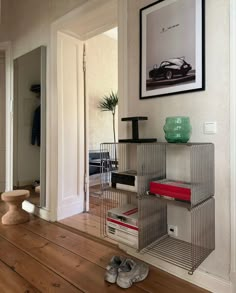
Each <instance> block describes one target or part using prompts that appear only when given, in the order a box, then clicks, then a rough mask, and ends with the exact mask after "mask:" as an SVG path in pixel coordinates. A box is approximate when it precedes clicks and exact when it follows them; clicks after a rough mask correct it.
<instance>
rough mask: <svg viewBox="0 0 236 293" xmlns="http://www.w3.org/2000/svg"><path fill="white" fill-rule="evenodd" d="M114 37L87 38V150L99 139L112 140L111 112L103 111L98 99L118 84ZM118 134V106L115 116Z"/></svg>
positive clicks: (93, 147) (94, 145) (94, 147)
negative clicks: (99, 106)
mask: <svg viewBox="0 0 236 293" xmlns="http://www.w3.org/2000/svg"><path fill="white" fill-rule="evenodd" d="M117 45H118V44H117V41H116V40H114V39H112V38H110V37H107V36H105V35H103V34H101V35H98V36H96V37H94V38H92V39H89V40H88V41H86V50H87V95H88V100H89V150H99V149H100V143H102V142H113V140H114V138H113V126H112V114H111V112H109V111H105V112H102V111H101V110H100V109H99V108H98V105H99V101H101V99H102V98H103V97H104V95H109V94H110V93H111V91H113V92H117V88H118V47H117ZM115 118H116V119H115V125H116V139H117V138H118V107H117V108H116V116H115Z"/></svg>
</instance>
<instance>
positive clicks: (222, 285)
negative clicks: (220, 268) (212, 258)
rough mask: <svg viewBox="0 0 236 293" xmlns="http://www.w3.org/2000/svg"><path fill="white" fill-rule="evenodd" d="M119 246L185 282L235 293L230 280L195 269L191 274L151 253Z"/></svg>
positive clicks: (214, 290)
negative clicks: (142, 252)
mask: <svg viewBox="0 0 236 293" xmlns="http://www.w3.org/2000/svg"><path fill="white" fill-rule="evenodd" d="M119 247H120V248H121V249H122V250H124V251H125V252H127V253H128V254H130V255H132V256H134V257H136V258H138V259H140V260H143V261H145V262H147V263H149V264H151V265H153V266H155V267H157V268H159V269H161V270H163V271H166V272H168V273H170V274H172V275H174V276H176V277H179V278H181V279H183V280H185V281H187V282H190V283H192V284H195V285H197V286H199V287H201V288H204V289H206V290H209V291H210V292H213V293H236V292H235V291H232V284H231V282H230V281H227V280H224V279H221V278H219V277H216V276H214V275H211V274H209V273H206V272H203V271H201V270H200V269H197V270H196V271H195V272H194V274H193V275H189V274H188V272H187V271H186V270H183V269H181V268H179V267H176V266H174V265H172V264H169V263H167V262H165V261H162V260H160V259H158V258H155V257H152V256H151V255H147V254H145V255H144V254H141V253H138V252H137V251H136V250H135V249H133V248H131V247H128V246H126V245H123V244H119Z"/></svg>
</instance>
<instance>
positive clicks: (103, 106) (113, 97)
mask: <svg viewBox="0 0 236 293" xmlns="http://www.w3.org/2000/svg"><path fill="white" fill-rule="evenodd" d="M117 105H118V94H117V93H114V92H113V91H112V92H111V93H110V94H109V95H105V96H104V97H103V98H102V100H101V101H100V102H99V106H98V107H99V109H100V110H101V111H110V112H111V113H112V122H113V138H114V143H116V130H115V114H116V106H117Z"/></svg>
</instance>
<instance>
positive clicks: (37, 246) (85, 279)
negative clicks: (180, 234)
mask: <svg viewBox="0 0 236 293" xmlns="http://www.w3.org/2000/svg"><path fill="white" fill-rule="evenodd" d="M4 212H5V205H4V204H3V203H0V216H1V215H2V214H3V213H4ZM112 255H123V253H122V252H121V251H119V250H118V249H117V248H116V247H115V246H114V245H112V244H108V243H106V242H103V241H102V240H99V239H95V238H91V236H90V237H89V238H87V237H85V236H84V235H82V234H80V233H73V232H71V231H68V230H66V229H64V228H62V227H60V226H58V225H56V224H53V223H49V222H46V221H44V220H41V219H39V218H37V217H33V216H32V217H31V221H30V222H28V223H25V224H21V225H15V226H4V225H2V224H0V292H1V293H21V292H22V293H23V292H24V293H31V292H43V293H46V292H50V293H51V292H62V293H70V292H91V293H96V292H114V293H115V292H124V290H122V289H121V288H119V287H118V286H117V285H116V284H112V285H111V284H108V283H106V282H105V281H104V274H105V267H106V265H107V263H108V261H109V260H110V258H111V257H112ZM125 292H136V293H139V292H140V293H141V292H155V293H200V292H201V293H204V292H207V291H205V290H203V289H201V288H198V287H196V286H194V285H192V284H190V283H187V282H185V281H183V280H181V279H178V278H176V277H173V276H171V275H169V274H167V273H165V272H163V271H161V270H159V269H156V268H154V267H150V273H149V275H148V277H147V279H146V280H144V281H143V282H140V283H136V284H135V285H133V286H132V287H131V288H129V289H127V290H125Z"/></svg>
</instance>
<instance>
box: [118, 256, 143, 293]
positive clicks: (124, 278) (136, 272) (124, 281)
mask: <svg viewBox="0 0 236 293" xmlns="http://www.w3.org/2000/svg"><path fill="white" fill-rule="evenodd" d="M123 267H125V268H126V269H127V268H128V270H126V271H124V270H123V271H122V270H120V269H118V277H117V280H116V284H117V285H118V286H120V287H121V288H129V287H131V286H132V284H133V283H135V282H140V281H143V280H144V279H146V277H147V276H148V273H149V267H148V265H146V264H145V263H142V262H135V261H134V260H132V259H126V260H125V262H124V263H123Z"/></svg>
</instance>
